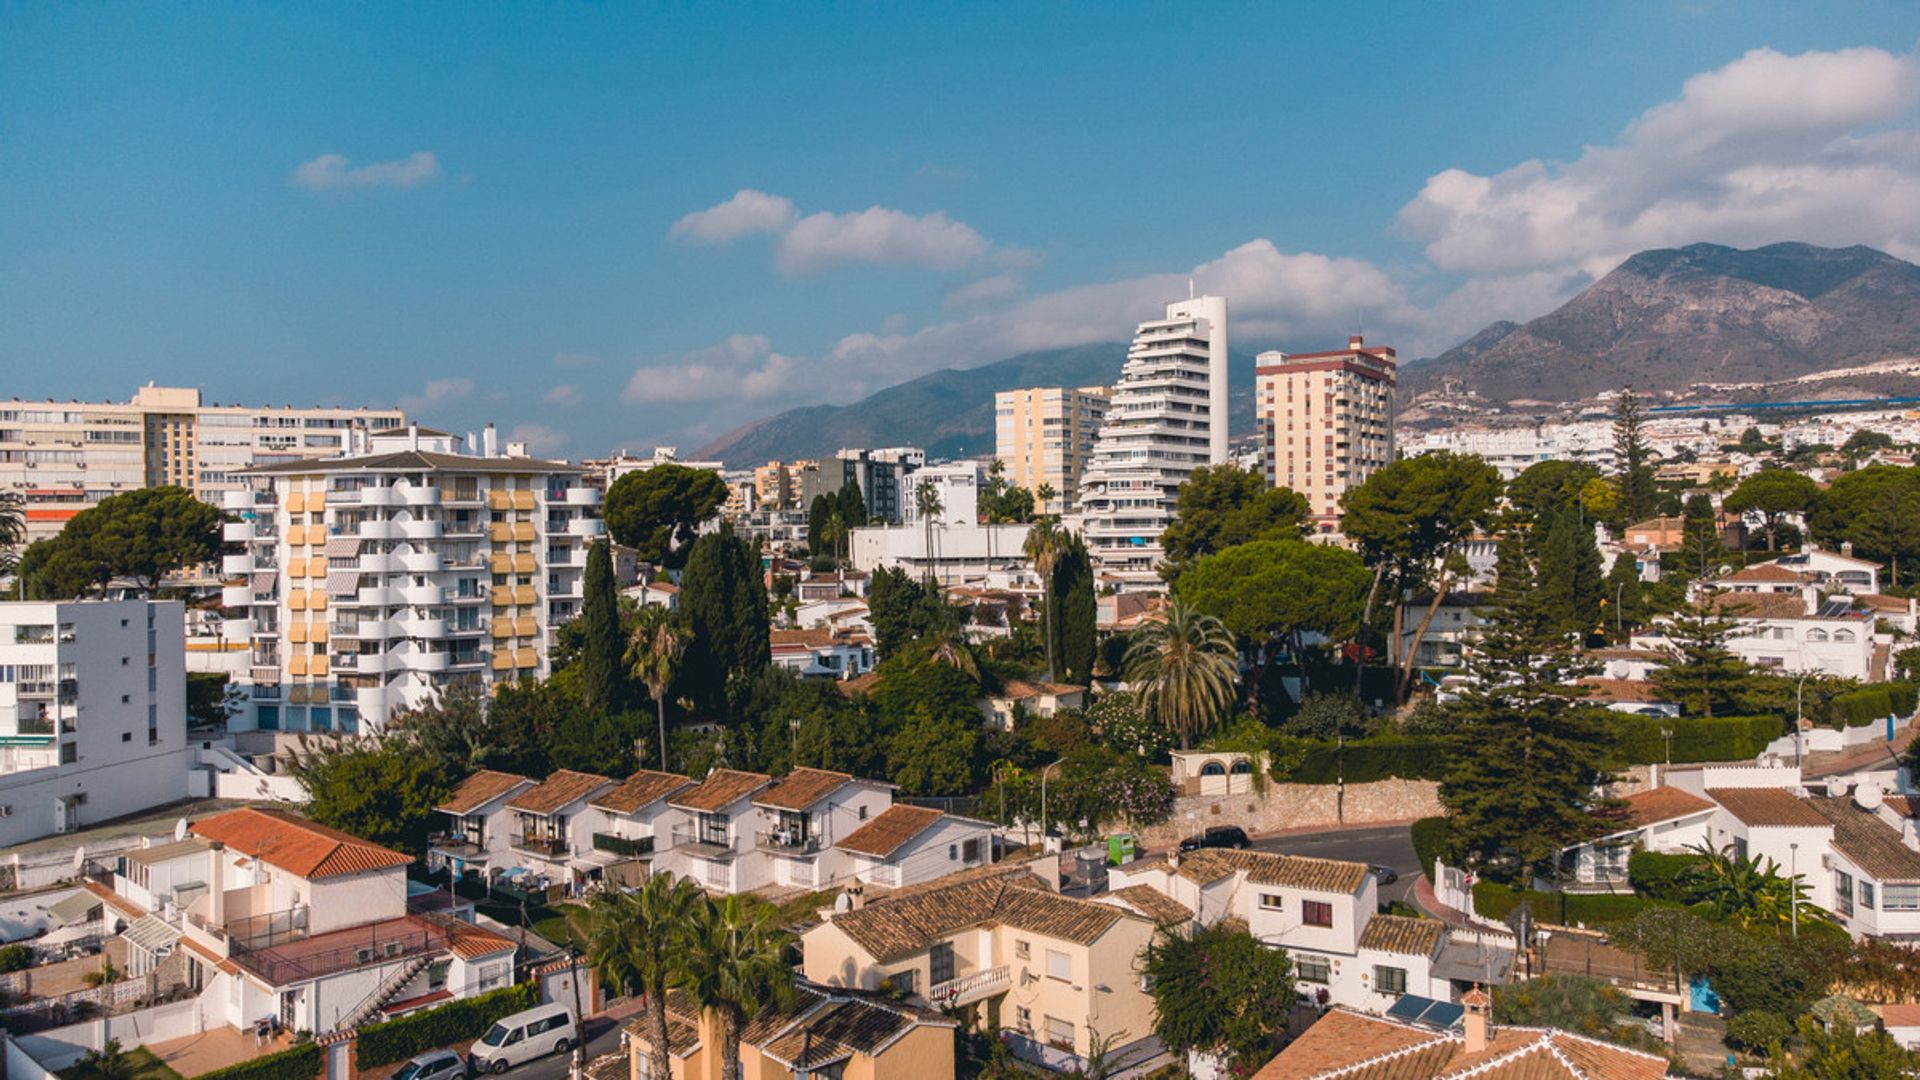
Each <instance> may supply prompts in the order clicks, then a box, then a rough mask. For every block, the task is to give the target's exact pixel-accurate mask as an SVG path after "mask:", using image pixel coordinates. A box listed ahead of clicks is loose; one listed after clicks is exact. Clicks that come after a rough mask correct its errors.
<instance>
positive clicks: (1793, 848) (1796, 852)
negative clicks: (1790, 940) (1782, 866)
mask: <svg viewBox="0 0 1920 1080" xmlns="http://www.w3.org/2000/svg"><path fill="white" fill-rule="evenodd" d="M1787 851H1788V860H1789V861H1788V864H1787V867H1788V868H1787V873H1788V874H1790V875H1792V876H1790V877H1788V878H1787V888H1789V889H1791V890H1792V892H1790V893H1788V896H1790V897H1791V898H1792V899H1791V900H1790V901H1789V902H1788V907H1789V910H1791V911H1792V913H1793V914H1792V915H1791V916H1789V918H1790V919H1791V920H1792V922H1793V936H1794V937H1799V936H1800V845H1799V844H1798V843H1797V842H1796V843H1791V844H1788V845H1787Z"/></svg>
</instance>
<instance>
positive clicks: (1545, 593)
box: [1533, 514, 1580, 635]
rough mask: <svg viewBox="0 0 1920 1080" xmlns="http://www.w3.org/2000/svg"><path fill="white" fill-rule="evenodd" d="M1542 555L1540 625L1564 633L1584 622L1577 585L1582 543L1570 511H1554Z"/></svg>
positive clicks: (1537, 590)
mask: <svg viewBox="0 0 1920 1080" xmlns="http://www.w3.org/2000/svg"><path fill="white" fill-rule="evenodd" d="M1538 558H1539V567H1538V570H1537V572H1536V573H1535V580H1534V594H1533V602H1534V610H1535V611H1536V612H1537V619H1538V622H1537V623H1536V628H1537V629H1539V630H1540V631H1543V632H1546V633H1551V634H1555V635H1564V634H1566V633H1567V632H1568V631H1569V630H1570V629H1572V628H1573V627H1575V626H1577V625H1578V624H1579V622H1580V610H1579V604H1580V599H1579V595H1578V592H1577V591H1576V589H1575V576H1576V573H1575V572H1576V569H1577V567H1578V565H1579V561H1580V554H1579V545H1578V542H1577V541H1576V539H1575V537H1574V533H1573V526H1572V523H1571V520H1570V518H1569V516H1568V515H1566V514H1555V515H1553V519H1552V520H1551V521H1550V522H1549V523H1548V525H1547V531H1546V535H1545V536H1543V537H1542V538H1541V540H1540V550H1539V555H1538Z"/></svg>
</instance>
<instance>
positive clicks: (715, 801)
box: [654, 769, 773, 893]
mask: <svg viewBox="0 0 1920 1080" xmlns="http://www.w3.org/2000/svg"><path fill="white" fill-rule="evenodd" d="M772 784H773V777H771V776H768V775H766V774H765V773H753V772H742V771H739V770H737V769H715V770H713V771H712V772H710V773H708V774H707V777H706V779H705V780H702V781H700V782H699V783H698V784H695V785H694V786H692V787H689V788H683V789H681V790H680V791H677V792H675V793H674V794H672V795H670V796H668V797H667V805H668V807H670V808H671V809H674V810H677V811H679V812H680V813H681V815H683V819H682V821H680V822H678V823H675V824H673V825H672V826H671V829H670V833H669V835H670V837H671V839H672V843H671V844H670V845H669V847H668V849H667V851H665V852H663V853H660V852H657V853H656V854H655V856H654V872H655V873H661V872H665V873H671V874H673V875H675V876H677V877H686V878H692V879H693V881H694V883H695V884H697V885H699V886H700V887H702V888H704V889H708V890H711V891H713V892H718V893H736V892H746V891H748V890H751V889H754V888H756V887H758V886H759V885H761V884H764V880H763V878H764V872H763V869H762V867H761V865H760V862H759V860H758V859H757V858H756V857H755V854H754V852H755V849H754V846H753V834H754V829H755V827H756V826H757V825H758V824H759V817H758V815H757V814H755V813H754V810H753V797H754V796H755V795H757V794H759V793H760V792H762V791H764V790H766V789H767V788H768V787H771V786H772ZM658 846H659V845H658V842H657V841H656V842H655V847H656V849H657V848H658Z"/></svg>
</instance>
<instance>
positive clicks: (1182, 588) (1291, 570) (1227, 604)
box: [1174, 540, 1371, 695]
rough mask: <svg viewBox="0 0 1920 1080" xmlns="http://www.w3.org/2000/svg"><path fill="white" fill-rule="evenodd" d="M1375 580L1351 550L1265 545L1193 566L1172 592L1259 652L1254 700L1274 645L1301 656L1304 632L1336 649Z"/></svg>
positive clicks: (1355, 626) (1251, 682)
mask: <svg viewBox="0 0 1920 1080" xmlns="http://www.w3.org/2000/svg"><path fill="white" fill-rule="evenodd" d="M1370 581H1371V578H1370V577H1369V575H1368V574H1367V568H1366V565H1365V564H1364V563H1362V562H1361V561H1360V557H1359V556H1358V555H1355V554H1354V553H1353V552H1351V551H1348V550H1347V549H1345V548H1342V547H1335V546H1333V545H1331V544H1312V543H1308V542H1307V541H1305V540H1260V541H1255V542H1253V543H1249V544H1240V545H1238V546H1235V547H1230V548H1226V549H1224V550H1222V551H1220V552H1219V553H1217V554H1213V555H1206V556H1202V557H1201V558H1199V559H1197V560H1195V561H1194V562H1193V563H1192V564H1191V565H1190V567H1189V568H1188V569H1187V571H1186V572H1185V573H1183V574H1181V575H1180V578H1179V580H1178V581H1177V582H1176V583H1175V585H1174V591H1175V593H1176V595H1178V596H1179V597H1180V599H1181V600H1183V601H1184V602H1186V603H1188V604H1191V605H1192V606H1193V607H1194V609H1195V610H1197V611H1201V612H1204V613H1205V614H1208V615H1212V616H1214V617H1215V618H1217V619H1219V620H1220V622H1221V623H1222V624H1223V625H1225V626H1226V628H1227V629H1228V630H1230V631H1232V633H1233V635H1234V637H1236V638H1237V639H1239V642H1240V645H1241V647H1242V648H1244V649H1248V650H1251V651H1252V652H1253V654H1254V656H1253V660H1254V671H1253V674H1252V675H1251V676H1250V677H1249V678H1248V680H1247V681H1248V689H1249V693H1250V695H1252V694H1257V693H1258V689H1257V688H1258V687H1259V685H1260V682H1261V677H1262V676H1263V675H1264V674H1265V672H1266V669H1267V666H1268V664H1269V662H1270V661H1271V657H1272V652H1273V648H1272V647H1273V646H1274V645H1275V644H1277V643H1284V644H1285V645H1286V647H1287V649H1288V650H1289V651H1290V652H1291V653H1293V655H1295V656H1296V657H1297V656H1299V654H1300V651H1301V647H1302V645H1301V639H1302V635H1304V634H1308V633H1319V634H1323V635H1325V636H1326V637H1327V639H1328V640H1330V641H1333V642H1336V643H1337V642H1342V641H1346V640H1348V639H1350V638H1352V637H1353V636H1354V635H1355V634H1356V633H1358V632H1359V629H1360V613H1361V609H1362V608H1363V607H1364V606H1365V604H1366V597H1367V586H1368V584H1369V583H1370Z"/></svg>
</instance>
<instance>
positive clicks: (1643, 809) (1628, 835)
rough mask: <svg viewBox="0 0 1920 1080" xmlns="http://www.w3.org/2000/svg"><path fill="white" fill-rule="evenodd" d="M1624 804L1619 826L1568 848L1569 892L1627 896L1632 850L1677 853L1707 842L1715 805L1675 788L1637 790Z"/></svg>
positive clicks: (1715, 809)
mask: <svg viewBox="0 0 1920 1080" xmlns="http://www.w3.org/2000/svg"><path fill="white" fill-rule="evenodd" d="M1621 802H1622V814H1623V816H1622V822H1621V825H1622V827H1621V828H1619V829H1617V830H1615V831H1614V832H1611V833H1608V834H1607V835H1605V836H1601V837H1596V838H1594V839H1593V840H1590V841H1588V842H1587V843H1584V844H1579V845H1577V846H1575V847H1571V848H1568V849H1567V854H1568V855H1569V856H1570V857H1571V858H1572V861H1573V866H1574V874H1573V881H1572V882H1571V883H1569V884H1568V886H1567V887H1568V889H1569V891H1575V890H1581V889H1599V890H1605V891H1626V890H1627V889H1628V888H1630V886H1629V885H1628V884H1627V860H1628V859H1629V858H1631V857H1632V855H1633V852H1634V851H1635V850H1636V849H1639V850H1644V851H1660V852H1668V853H1672V852H1678V851H1684V850H1686V849H1687V848H1690V847H1696V846H1699V845H1702V844H1706V843H1709V842H1710V840H1711V838H1712V825H1713V818H1714V815H1715V814H1716V813H1717V812H1718V811H1719V806H1718V805H1717V804H1716V803H1714V802H1713V801H1711V800H1709V799H1706V798H1704V797H1702V796H1699V795H1695V794H1693V793H1692V792H1690V791H1685V790H1682V789H1680V788H1677V787H1657V788H1648V789H1646V790H1644V791H1636V792H1634V793H1633V794H1632V795H1629V796H1627V797H1626V798H1625V799H1623V800H1621Z"/></svg>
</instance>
